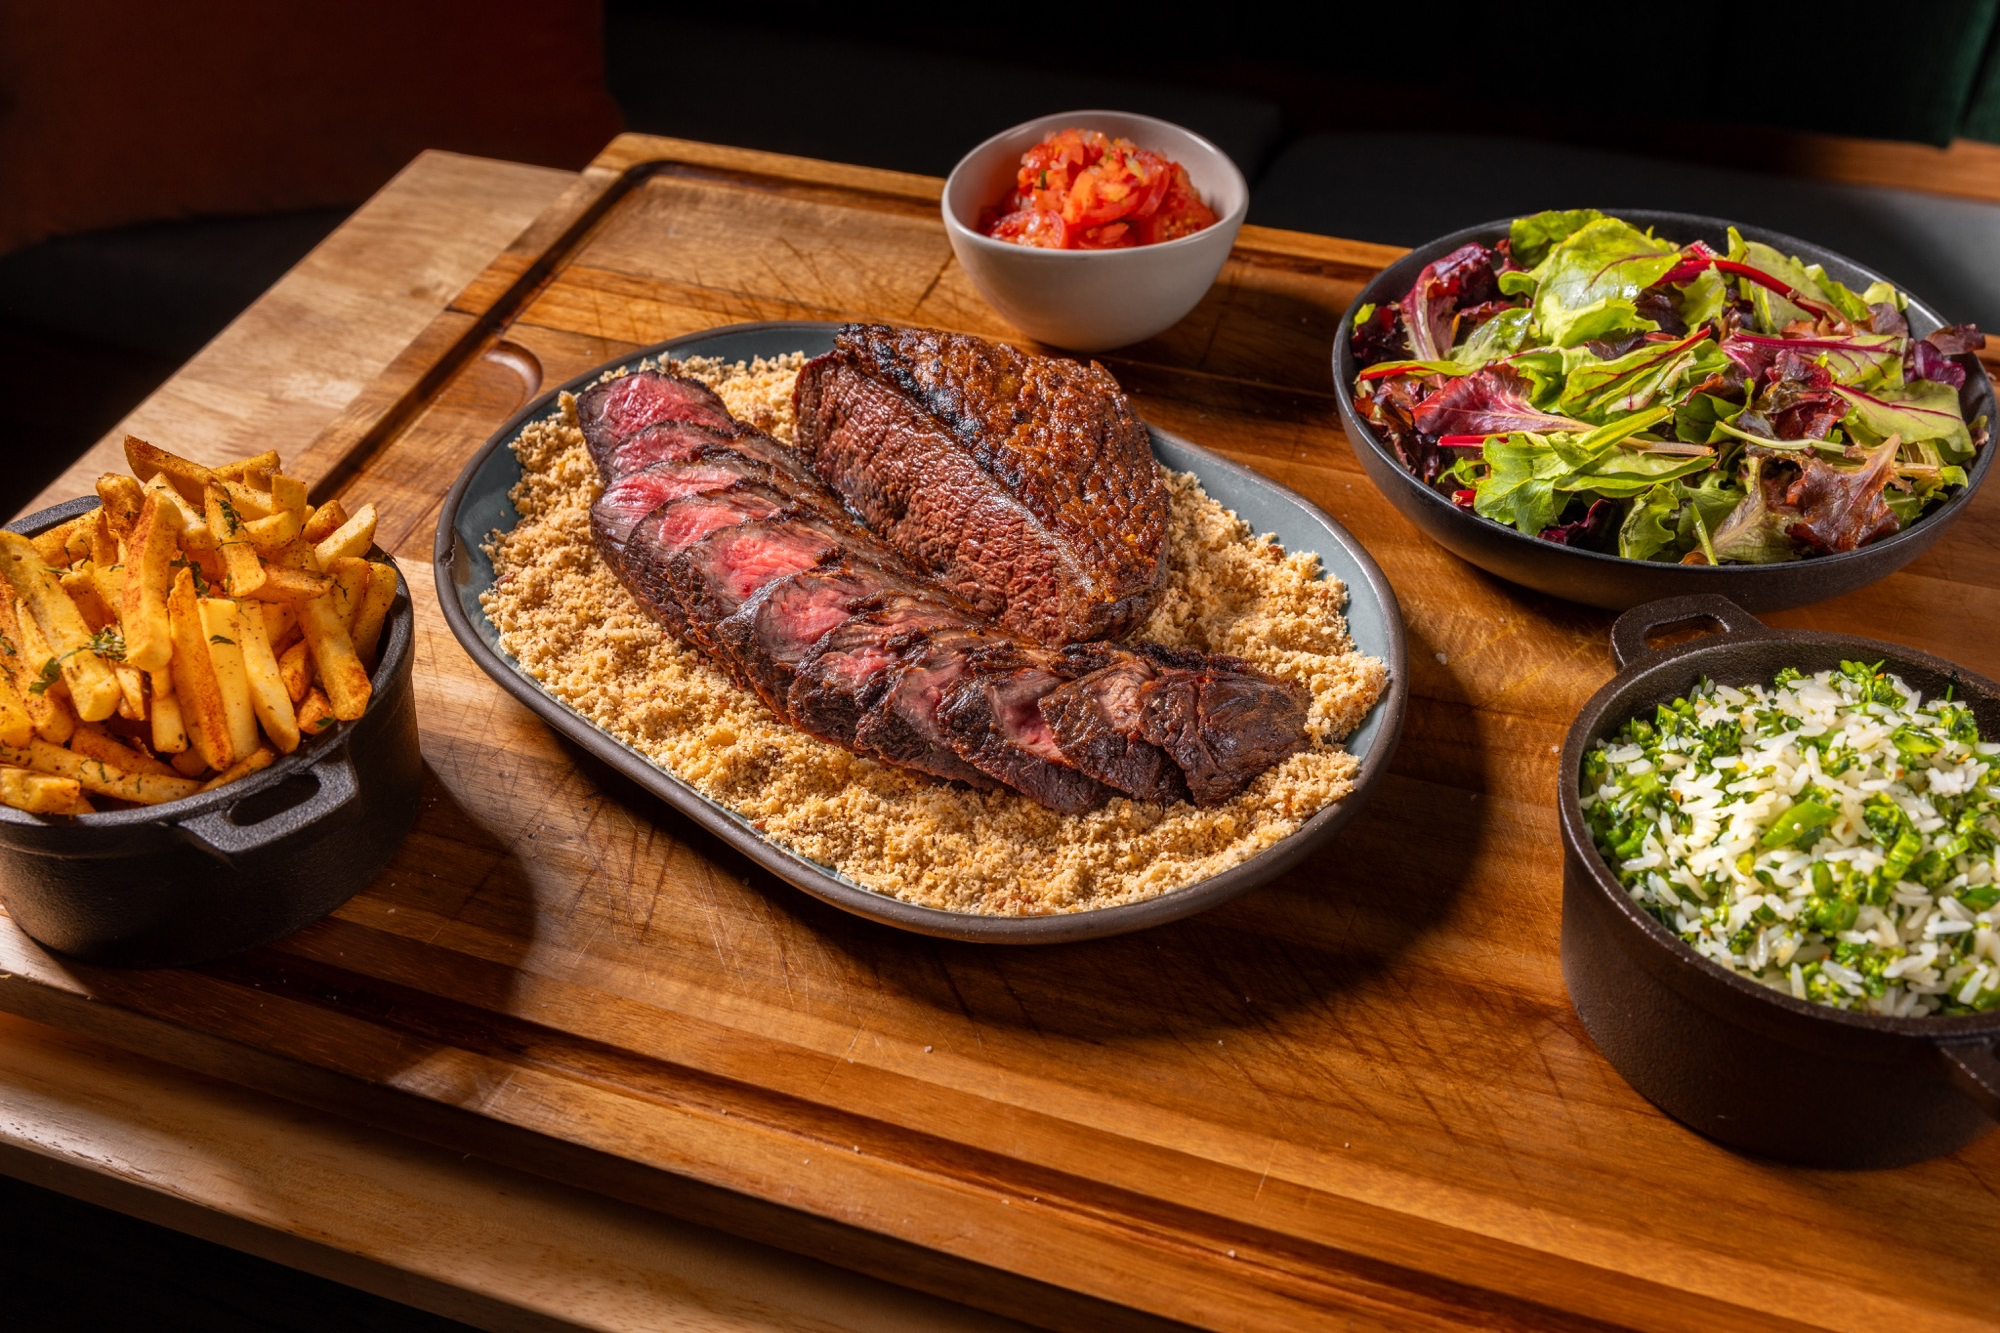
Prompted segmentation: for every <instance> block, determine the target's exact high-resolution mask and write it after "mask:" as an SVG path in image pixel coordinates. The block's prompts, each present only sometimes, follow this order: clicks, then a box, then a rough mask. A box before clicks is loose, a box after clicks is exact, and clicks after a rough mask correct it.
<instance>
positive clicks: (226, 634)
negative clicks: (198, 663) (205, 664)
mask: <svg viewBox="0 0 2000 1333" xmlns="http://www.w3.org/2000/svg"><path fill="white" fill-rule="evenodd" d="M257 627H258V628H259V629H262V628H263V625H262V623H261V622H260V623H259V624H258V626H257ZM201 628H202V633H203V635H204V636H205V637H206V638H207V639H208V657H209V661H210V662H211V663H212V664H213V665H214V667H215V683H216V685H217V686H218V687H219V688H220V689H221V691H222V712H223V716H224V717H225V718H227V719H228V722H229V744H230V748H231V749H233V750H234V751H235V753H236V757H237V758H239V759H240V758H242V757H243V756H244V755H246V754H249V753H250V752H251V751H252V750H254V749H256V748H257V710H256V709H254V708H252V707H251V705H250V674H249V672H247V671H245V670H244V668H243V617H242V616H240V615H238V614H237V613H236V603H234V602H232V601H230V600H228V599H227V598H223V597H204V598H202V599H201ZM216 767H217V768H224V767H227V765H224V764H217V765H216Z"/></svg>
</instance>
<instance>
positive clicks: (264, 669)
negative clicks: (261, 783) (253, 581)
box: [236, 602, 299, 754]
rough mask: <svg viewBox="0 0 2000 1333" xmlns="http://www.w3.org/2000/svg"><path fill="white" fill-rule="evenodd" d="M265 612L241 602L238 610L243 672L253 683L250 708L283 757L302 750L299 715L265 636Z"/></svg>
mask: <svg viewBox="0 0 2000 1333" xmlns="http://www.w3.org/2000/svg"><path fill="white" fill-rule="evenodd" d="M263 609H264V608H262V607H260V606H258V604H257V603H255V602H239V603H237V606H236V611H237V616H236V619H237V623H238V626H239V628H240V630H241V635H240V638H241V641H242V649H243V670H244V673H245V674H246V675H247V676H248V677H249V682H250V708H251V711H253V712H254V713H256V715H257V721H258V724H259V725H261V726H262V727H263V728H264V734H265V735H266V736H269V737H270V738H271V743H272V744H273V745H275V746H277V747H278V750H279V752H280V753H281V754H290V753H291V752H292V751H294V750H296V749H298V748H299V721H298V715H297V713H295V712H294V711H293V709H292V696H291V694H290V692H289V691H287V690H286V688H285V678H284V676H283V675H282V674H281V673H280V672H279V670H278V659H277V658H276V657H275V656H274V655H273V654H272V652H271V640H270V638H269V636H267V635H266V634H265V632H264V616H263V614H262V613H263Z"/></svg>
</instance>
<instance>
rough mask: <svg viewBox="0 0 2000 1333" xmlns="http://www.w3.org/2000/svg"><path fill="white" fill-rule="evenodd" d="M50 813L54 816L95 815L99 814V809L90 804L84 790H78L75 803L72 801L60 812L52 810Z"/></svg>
mask: <svg viewBox="0 0 2000 1333" xmlns="http://www.w3.org/2000/svg"><path fill="white" fill-rule="evenodd" d="M44 776H46V775H44ZM58 781H60V779H58ZM49 813H50V814H52V815H94V814H96V813H97V807H96V806H94V805H92V804H91V803H90V798H89V797H88V796H85V795H84V794H83V790H82V788H78V789H77V793H76V799H75V800H74V801H71V802H70V803H69V804H68V805H65V806H63V807H62V808H61V809H59V810H51V811H49Z"/></svg>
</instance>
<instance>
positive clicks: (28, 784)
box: [0, 768, 83, 815]
mask: <svg viewBox="0 0 2000 1333" xmlns="http://www.w3.org/2000/svg"><path fill="white" fill-rule="evenodd" d="M82 799H83V787H82V784H80V783H78V782H77V781H76V780H75V779H74V778H58V777H52V776H50V775H49V774H47V773H36V772H34V771H32V770H30V769H26V768H0V805H11V806H13V807H14V808H15V809H16V810H25V811H26V812H27V813H29V814H31V815H66V814H69V813H70V812H71V810H72V809H73V808H74V807H75V806H76V803H77V802H78V801H81V800H82Z"/></svg>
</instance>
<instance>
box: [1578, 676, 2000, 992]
mask: <svg viewBox="0 0 2000 1333" xmlns="http://www.w3.org/2000/svg"><path fill="white" fill-rule="evenodd" d="M1579 779H1580V795H1581V797H1582V804H1583V811H1584V818H1585V820H1586V821H1587V822H1588V823H1589V825H1590V830H1591V834H1592V836H1593V837H1594V839H1595V840H1596V843H1597V847H1598V850H1599V851H1600V852H1601V853H1602V854H1603V855H1604V858H1605V860H1606V861H1607V862H1608V863H1609V865H1610V867H1611V869H1612V871H1613V872H1614V873H1615V874H1616V875H1617V877H1618V881H1619V883H1621V884H1622V885H1624V886H1625V889H1626V891H1627V892H1628V893H1630V894H1631V895H1632V899H1633V901H1634V902H1636V903H1637V904H1638V905H1639V906H1641V907H1642V908H1644V909H1645V910H1646V911H1647V912H1649V913H1651V914H1652V915H1653V917H1654V918H1655V919H1657V920H1658V921H1659V922H1660V923H1661V924H1663V925H1665V926H1666V927H1667V929H1669V930H1671V931H1673V932H1674V933H1675V934H1677V935H1678V936H1680V938H1681V939H1682V940H1684V941H1685V942H1686V943H1687V944H1689V945H1690V946H1692V947H1693V948H1694V949H1695V950H1696V951H1697V952H1699V953H1701V954H1703V955H1705V956H1707V957H1709V958H1712V959H1714V960H1715V961H1716V962H1718V963H1721V964H1722V965H1723V966H1725V967H1730V968H1734V969H1735V970H1736V971H1738V972H1741V973H1743V974H1744V975H1746V976H1749V977H1753V978H1755V979H1756V980H1758V981H1761V982H1763V983H1764V984H1766V985H1768V986H1772V987H1775V988H1777V989H1779V990H1783V991H1787V992H1789V993H1790V994H1792V995H1794V996H1797V997H1798V998H1799V999H1802V1000H1811V1001H1814V1002H1817V1003H1820V1004H1828V1005H1833V1006H1835V1007H1837V1008H1842V1009H1861V1010H1867V1011H1869V1012H1873V1013H1879V1014H1888V1015H1892V1016H1898V1017H1913V1016H1917V1015H1922V1014H1964V1013H1987V1012H1990V1011H1992V1010H1995V1009H2000V866H1997V865H1996V862H1995V847H1996V845H2000V744H1995V743H1994V742H1992V741H1990V740H1987V739H1985V738H1984V737H1982V736H1981V734H1980V728H1979V722H1978V719H1977V718H1976V717H1975V716H1974V715H1973V711H1972V709H1971V708H1969V707H1967V706H1966V705H1965V704H1964V703H1963V702H1959V701H1956V700H1954V699H1953V698H1952V697H1951V694H1950V692H1947V693H1946V694H1944V695H1943V696H1942V697H1939V698H1928V699H1927V698H1924V697H1923V696H1922V694H1921V693H1920V692H1919V691H1917V690H1916V689H1914V688H1913V687H1912V686H1911V685H1910V684H1909V682H1908V681H1906V680H1904V679H1902V678H1901V677H1898V676H1896V675H1894V674H1893V673H1890V672H1886V671H1884V670H1882V664H1881V663H1879V662H1878V663H1873V664H1870V663H1866V662H1842V663H1841V664H1840V666H1839V668H1838V669H1836V670H1827V671H1820V672H1816V673H1813V674H1806V673H1804V672H1801V671H1798V670H1795V669H1792V668H1786V669H1785V670H1783V671H1780V672H1779V673H1778V674H1777V676H1776V678H1775V679H1773V680H1772V682H1771V683H1770V684H1769V685H1768V686H1766V685H1761V684H1755V685H1750V686H1747V687H1743V688H1737V687H1733V686H1728V685H1718V684H1715V683H1713V682H1707V681H1704V682H1703V683H1701V684H1700V685H1699V686H1698V687H1697V688H1696V689H1695V690H1694V691H1693V692H1692V693H1690V694H1689V695H1688V696H1686V697H1684V698H1680V699H1676V700H1674V701H1673V702H1672V703H1669V704H1663V705H1661V706H1660V707H1659V708H1657V709H1656V710H1654V712H1653V713H1652V715H1650V716H1648V717H1639V718H1633V719H1632V720H1631V721H1629V722H1627V723H1626V724H1625V726H1624V727H1623V728H1621V729H1620V730H1619V732H1618V733H1617V734H1616V735H1615V736H1612V737H1611V738H1610V739H1609V740H1607V741H1605V742H1603V743H1601V744H1599V745H1597V746H1596V747H1594V748H1593V749H1592V750H1591V751H1590V753H1589V754H1588V755H1587V756H1586V757H1585V759H1584V761H1583V772H1582V773H1581V774H1580V775H1579Z"/></svg>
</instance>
